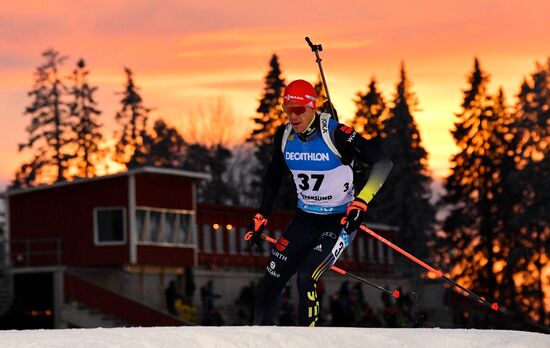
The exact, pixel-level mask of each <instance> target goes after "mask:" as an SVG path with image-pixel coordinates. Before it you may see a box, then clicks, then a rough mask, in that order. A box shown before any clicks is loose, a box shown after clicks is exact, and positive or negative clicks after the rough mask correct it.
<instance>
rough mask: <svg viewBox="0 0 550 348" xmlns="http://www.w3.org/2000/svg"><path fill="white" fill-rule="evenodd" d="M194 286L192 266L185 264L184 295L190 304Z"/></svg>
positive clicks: (193, 294)
mask: <svg viewBox="0 0 550 348" xmlns="http://www.w3.org/2000/svg"><path fill="white" fill-rule="evenodd" d="M196 288H197V287H196V285H195V276H194V274H193V268H192V267H191V266H185V297H186V298H187V301H188V302H189V303H190V304H191V303H193V298H194V296H195V290H196Z"/></svg>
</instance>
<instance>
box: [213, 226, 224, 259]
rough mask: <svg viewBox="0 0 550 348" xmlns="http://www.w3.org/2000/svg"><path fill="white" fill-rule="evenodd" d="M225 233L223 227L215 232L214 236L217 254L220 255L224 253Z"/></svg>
mask: <svg viewBox="0 0 550 348" xmlns="http://www.w3.org/2000/svg"><path fill="white" fill-rule="evenodd" d="M223 233H224V229H223V226H221V225H220V227H218V228H217V229H215V230H214V235H215V236H216V252H217V253H219V254H221V253H223Z"/></svg>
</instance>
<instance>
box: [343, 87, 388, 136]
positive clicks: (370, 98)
mask: <svg viewBox="0 0 550 348" xmlns="http://www.w3.org/2000/svg"><path fill="white" fill-rule="evenodd" d="M356 96H357V98H356V99H354V100H353V101H354V102H355V107H356V110H357V111H355V117H354V118H353V120H352V121H351V126H352V127H353V128H354V129H355V130H356V131H357V132H358V133H359V134H361V135H362V136H363V137H364V138H366V139H374V138H377V137H378V136H379V135H380V134H381V131H382V126H383V125H382V122H383V120H384V117H385V116H386V113H387V109H386V103H385V102H384V97H383V96H382V93H381V92H379V91H378V88H377V86H376V80H375V79H374V78H372V79H371V81H370V83H369V86H368V91H366V92H364V93H362V92H360V91H359V92H357V95H356Z"/></svg>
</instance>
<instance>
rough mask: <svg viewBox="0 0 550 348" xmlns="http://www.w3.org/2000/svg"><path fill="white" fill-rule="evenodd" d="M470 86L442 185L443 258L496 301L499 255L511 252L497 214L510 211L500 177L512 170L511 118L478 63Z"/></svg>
mask: <svg viewBox="0 0 550 348" xmlns="http://www.w3.org/2000/svg"><path fill="white" fill-rule="evenodd" d="M468 82H469V84H470V86H469V88H468V89H467V90H465V91H464V101H463V103H462V111H461V112H460V113H459V114H457V117H458V122H457V123H455V129H454V130H453V131H452V134H453V137H454V139H455V142H456V144H457V145H458V147H459V152H458V153H457V154H455V155H453V157H452V159H451V161H452V169H451V175H450V176H449V177H448V178H447V180H446V183H445V188H446V191H447V193H446V195H445V196H444V198H443V200H444V202H445V204H446V205H448V206H449V207H450V208H451V212H450V214H449V216H448V217H447V218H446V220H445V222H444V225H443V229H444V231H445V232H446V233H447V237H446V242H447V243H448V247H447V248H450V249H447V250H445V254H448V255H449V257H450V259H449V263H448V264H450V265H451V266H452V268H451V273H452V274H453V276H454V277H455V279H456V280H458V281H463V282H464V284H467V285H470V286H471V287H472V289H473V290H475V291H477V292H478V293H479V294H481V295H482V296H485V297H487V298H498V297H499V292H500V291H501V290H503V289H502V288H501V287H497V285H498V283H499V282H500V283H501V282H502V277H501V276H499V277H497V270H498V268H499V265H502V258H503V255H504V254H506V253H510V251H511V246H510V239H509V238H508V234H509V233H510V230H509V228H510V227H509V226H508V223H507V220H506V219H507V217H506V216H502V215H501V213H502V212H510V211H511V210H512V209H513V207H511V206H505V203H507V202H503V201H502V199H504V198H505V197H507V195H508V194H509V193H510V192H508V191H507V190H508V188H509V187H508V186H507V185H506V179H503V178H505V177H508V174H509V173H508V172H506V170H509V169H510V168H508V169H505V168H506V166H509V161H506V155H507V153H508V150H507V148H506V147H507V146H506V142H505V141H506V140H505V139H506V137H507V135H506V134H507V133H508V130H507V126H508V124H509V123H510V119H509V117H508V115H507V112H506V107H505V102H504V94H503V92H502V91H501V92H500V93H499V96H497V97H496V98H493V97H491V96H490V95H489V94H488V92H487V85H488V82H489V77H488V75H487V74H486V73H485V72H484V71H482V70H481V67H480V65H479V61H478V60H477V59H475V60H474V70H473V72H472V74H471V76H470V77H469V79H468ZM508 203H509V202H508ZM512 247H513V246H512ZM497 251H501V253H497ZM499 279H501V280H500V281H499ZM508 285H509V286H511V284H508Z"/></svg>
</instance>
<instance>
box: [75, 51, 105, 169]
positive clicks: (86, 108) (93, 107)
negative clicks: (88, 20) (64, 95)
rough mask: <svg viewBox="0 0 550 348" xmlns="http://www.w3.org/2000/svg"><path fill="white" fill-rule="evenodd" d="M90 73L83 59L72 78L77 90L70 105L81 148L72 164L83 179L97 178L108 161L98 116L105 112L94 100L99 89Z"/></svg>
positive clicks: (77, 140)
mask: <svg viewBox="0 0 550 348" xmlns="http://www.w3.org/2000/svg"><path fill="white" fill-rule="evenodd" d="M89 73H90V71H89V70H88V69H87V68H86V62H85V61H84V60H83V59H80V60H79V61H78V62H77V64H76V68H75V69H74V70H73V73H72V76H70V80H71V81H72V83H73V86H72V88H71V89H70V95H71V96H72V101H71V102H70V103H69V109H70V115H71V117H72V118H73V124H74V127H73V131H74V135H75V142H76V146H77V148H76V157H75V158H74V160H73V161H72V163H74V164H75V166H76V167H77V168H78V174H77V176H80V177H93V176H95V175H96V166H97V165H98V164H99V163H100V162H101V161H102V160H103V159H104V157H105V152H104V151H102V150H101V149H100V144H101V142H102V140H103V136H102V134H101V132H100V128H101V125H100V124H99V122H98V116H99V115H100V114H101V111H99V110H98V108H97V102H96V101H95V98H94V93H95V92H96V91H97V87H95V86H90V85H89V83H88V75H89Z"/></svg>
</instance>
